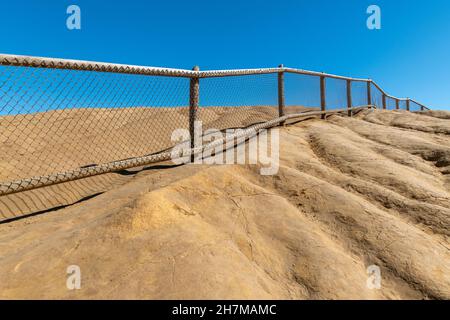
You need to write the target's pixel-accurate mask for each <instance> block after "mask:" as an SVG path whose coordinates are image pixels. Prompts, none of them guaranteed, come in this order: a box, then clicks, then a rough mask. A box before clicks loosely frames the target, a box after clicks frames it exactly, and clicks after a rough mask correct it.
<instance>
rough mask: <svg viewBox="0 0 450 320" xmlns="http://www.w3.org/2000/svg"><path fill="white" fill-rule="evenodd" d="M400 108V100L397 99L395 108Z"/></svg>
mask: <svg viewBox="0 0 450 320" xmlns="http://www.w3.org/2000/svg"><path fill="white" fill-rule="evenodd" d="M398 109H400V100H398V99H395V110H398Z"/></svg>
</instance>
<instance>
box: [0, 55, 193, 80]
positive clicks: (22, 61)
mask: <svg viewBox="0 0 450 320" xmlns="http://www.w3.org/2000/svg"><path fill="white" fill-rule="evenodd" d="M0 65H2V66H20V67H35V68H49V69H67V70H84V71H98V72H112V73H127V74H141V75H154V76H169V77H195V76H196V72H195V71H192V70H184V69H172V68H158V67H146V66H135V65H125V64H117V63H105V62H95V61H83V60H70V59H55V58H44V57H33V56H20V55H10V54H0Z"/></svg>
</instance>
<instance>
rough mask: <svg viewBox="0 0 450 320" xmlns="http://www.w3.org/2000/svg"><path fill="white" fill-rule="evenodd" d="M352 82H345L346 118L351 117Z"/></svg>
mask: <svg viewBox="0 0 450 320" xmlns="http://www.w3.org/2000/svg"><path fill="white" fill-rule="evenodd" d="M351 108H352V80H350V79H348V80H347V109H348V116H349V117H351V116H352V110H351Z"/></svg>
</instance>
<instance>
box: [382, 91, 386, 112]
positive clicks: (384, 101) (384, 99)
mask: <svg viewBox="0 0 450 320" xmlns="http://www.w3.org/2000/svg"><path fill="white" fill-rule="evenodd" d="M383 109H384V110H386V95H385V94H383Z"/></svg>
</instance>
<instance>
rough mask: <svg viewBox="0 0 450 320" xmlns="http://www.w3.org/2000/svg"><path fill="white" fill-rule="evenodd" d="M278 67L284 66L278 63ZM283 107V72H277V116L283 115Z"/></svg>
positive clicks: (282, 123)
mask: <svg viewBox="0 0 450 320" xmlns="http://www.w3.org/2000/svg"><path fill="white" fill-rule="evenodd" d="M279 68H284V66H283V65H282V64H280V65H279ZM284 107H285V99H284V72H283V71H281V72H278V116H279V117H282V116H284V111H285V110H284ZM280 125H284V121H283V122H281V123H280Z"/></svg>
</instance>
